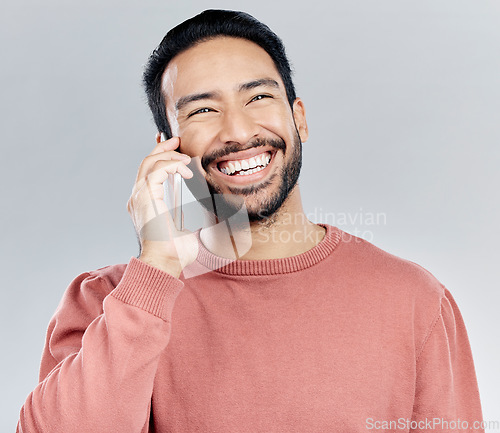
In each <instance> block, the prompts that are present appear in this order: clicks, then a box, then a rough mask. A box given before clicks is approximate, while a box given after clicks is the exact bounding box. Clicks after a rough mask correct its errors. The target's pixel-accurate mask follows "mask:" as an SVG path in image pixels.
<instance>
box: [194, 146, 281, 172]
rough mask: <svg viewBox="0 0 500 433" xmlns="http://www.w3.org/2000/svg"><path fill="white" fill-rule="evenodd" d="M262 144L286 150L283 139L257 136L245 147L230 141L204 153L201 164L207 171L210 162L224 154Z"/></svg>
mask: <svg viewBox="0 0 500 433" xmlns="http://www.w3.org/2000/svg"><path fill="white" fill-rule="evenodd" d="M263 146H268V147H272V148H273V149H276V150H282V151H283V153H284V152H285V151H286V144H285V141H284V140H283V139H267V138H257V139H255V140H254V141H252V142H251V143H250V144H249V145H248V146H246V147H242V146H241V145H240V144H237V143H230V144H228V145H227V146H224V147H223V148H221V149H217V150H216V151H214V152H212V153H210V154H209V155H205V156H203V157H202V158H201V166H202V167H203V170H205V171H207V170H208V166H209V165H210V164H211V163H212V162H214V161H215V160H217V159H219V158H222V157H224V156H226V155H229V154H230V153H236V152H241V151H243V150H248V149H253V148H258V147H263Z"/></svg>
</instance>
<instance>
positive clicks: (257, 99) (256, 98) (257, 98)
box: [250, 95, 272, 102]
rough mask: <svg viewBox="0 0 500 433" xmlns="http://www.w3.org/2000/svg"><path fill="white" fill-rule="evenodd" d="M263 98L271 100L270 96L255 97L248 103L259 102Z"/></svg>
mask: <svg viewBox="0 0 500 433" xmlns="http://www.w3.org/2000/svg"><path fill="white" fill-rule="evenodd" d="M264 98H272V96H271V95H257V96H256V97H255V98H253V99H252V100H251V101H250V102H253V101H260V100H261V99H264Z"/></svg>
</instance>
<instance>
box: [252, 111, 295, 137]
mask: <svg viewBox="0 0 500 433" xmlns="http://www.w3.org/2000/svg"><path fill="white" fill-rule="evenodd" d="M258 122H259V125H260V126H262V128H264V129H265V130H267V131H269V132H271V133H273V134H274V135H277V136H279V137H282V138H284V139H286V138H288V137H290V136H291V135H293V134H294V133H295V124H294V122H293V117H292V115H291V113H290V112H289V111H286V110H279V111H276V110H271V109H270V110H263V111H262V112H261V113H259V120H258Z"/></svg>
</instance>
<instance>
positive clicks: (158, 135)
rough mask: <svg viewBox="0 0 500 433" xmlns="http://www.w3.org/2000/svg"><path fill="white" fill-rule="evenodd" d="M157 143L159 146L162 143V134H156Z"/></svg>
mask: <svg viewBox="0 0 500 433" xmlns="http://www.w3.org/2000/svg"><path fill="white" fill-rule="evenodd" d="M156 142H157V143H158V144H159V143H160V142H161V134H160V133H159V132H157V133H156Z"/></svg>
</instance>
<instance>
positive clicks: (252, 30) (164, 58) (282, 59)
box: [143, 9, 296, 137]
mask: <svg viewBox="0 0 500 433" xmlns="http://www.w3.org/2000/svg"><path fill="white" fill-rule="evenodd" d="M218 36H232V37H236V38H243V39H247V40H249V41H251V42H254V43H256V44H257V45H259V46H260V47H262V48H263V49H264V50H265V51H266V52H267V54H269V56H270V57H271V59H272V60H273V62H274V64H275V65H276V68H277V69H278V72H279V74H280V76H281V79H282V80H283V84H284V85H285V90H286V94H287V98H288V102H289V104H290V107H292V108H293V102H294V101H295V98H296V95H295V87H294V85H293V82H292V71H291V67H290V63H289V61H288V59H287V56H286V53H285V47H284V45H283V42H282V41H281V39H280V38H279V37H278V36H277V35H276V33H274V32H273V31H272V30H271V29H270V28H269V27H268V26H266V25H265V24H263V23H261V22H260V21H259V20H257V19H256V18H254V17H253V16H251V15H249V14H247V13H245V12H238V11H230V10H220V9H209V10H205V11H203V12H202V13H200V14H198V15H196V16H194V17H193V18H190V19H188V20H186V21H184V22H183V23H181V24H179V25H177V26H176V27H174V28H173V29H172V30H170V31H169V32H168V33H167V34H166V36H165V37H164V38H163V40H162V41H161V42H160V45H158V47H157V48H156V49H155V50H154V51H153V53H152V54H151V56H150V57H149V59H148V61H147V63H146V66H145V69H144V75H143V85H144V90H145V91H146V95H147V98H148V105H149V108H150V109H151V111H152V113H153V118H154V121H155V123H156V126H157V128H158V131H160V132H164V133H166V135H167V136H168V137H171V129H170V125H169V123H168V120H167V115H166V112H165V100H164V97H163V93H162V88H161V77H162V75H163V72H164V71H165V68H166V67H167V65H168V63H169V62H170V60H172V59H173V58H174V57H175V56H176V55H177V54H180V53H182V52H183V51H185V50H187V49H189V48H191V47H193V46H195V45H197V44H199V43H201V42H204V41H207V40H210V39H214V38H216V37H218Z"/></svg>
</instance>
